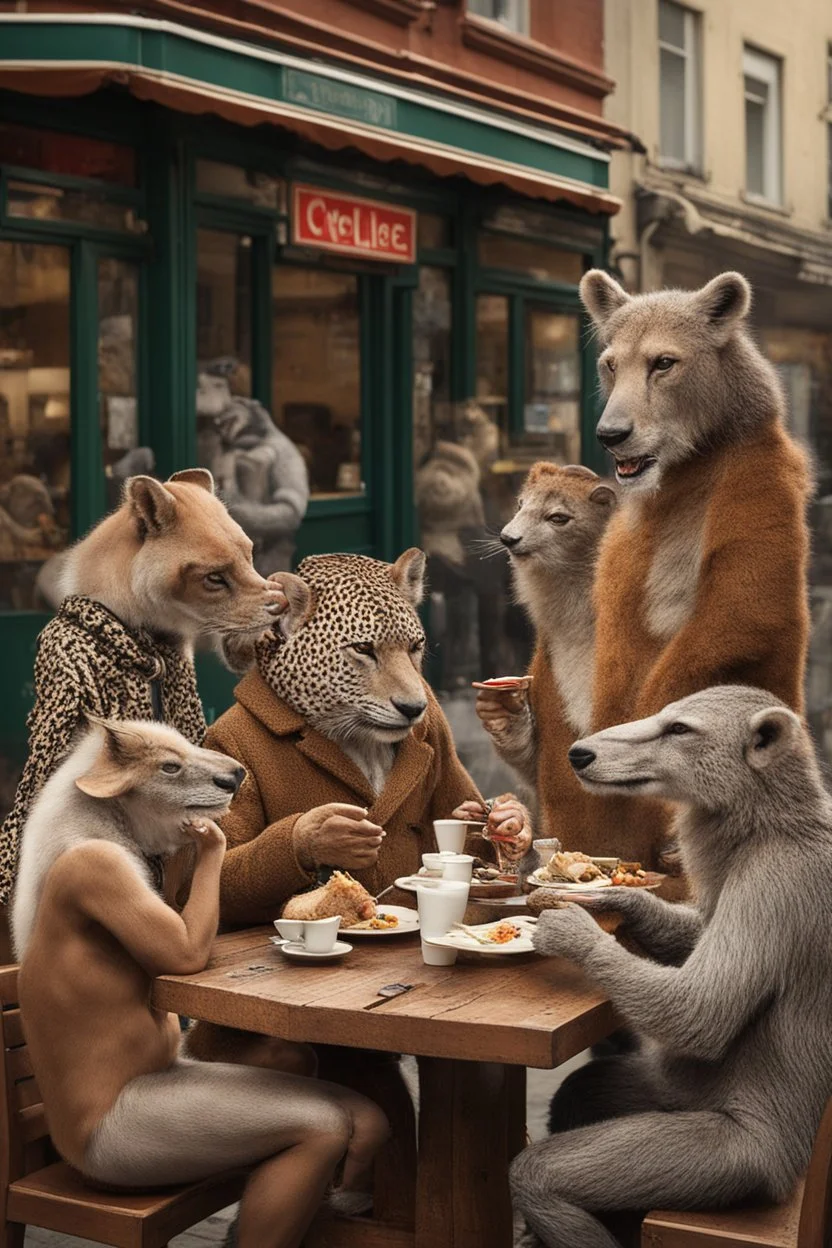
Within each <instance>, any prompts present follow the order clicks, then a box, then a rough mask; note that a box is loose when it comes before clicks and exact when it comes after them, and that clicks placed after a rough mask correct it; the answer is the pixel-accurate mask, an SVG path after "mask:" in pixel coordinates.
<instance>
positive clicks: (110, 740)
mask: <svg viewBox="0 0 832 1248" xmlns="http://www.w3.org/2000/svg"><path fill="white" fill-rule="evenodd" d="M87 719H88V720H89V722H90V723H91V724H92V725H93V727H94V728H97V729H98V730H99V734H100V738H101V743H100V749H99V751H98V754H97V755H96V757H95V762H94V763H93V765H92V767H91V768H90V769H89V771H87V772H85V773H84V775H83V776H78V778H77V779H76V781H75V785H76V787H77V788H79V789H80V790H81V792H82V793H86V794H87V796H88V797H100V798H107V797H121V796H122V794H124V793H127V792H129V790H130V789H132V788H133V786H134V784H135V783H136V780H137V779H138V776H139V769H138V757H137V751H136V746H137V744H139V743H140V738H139V736H138V734H137V733H135V732H133V731H132V730H130V729H126V728H124V727H123V726H122V725H121V724H118V723H115V722H114V721H113V720H109V719H98V718H97V717H96V716H94V715H88V716H87Z"/></svg>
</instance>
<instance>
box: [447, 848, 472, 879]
mask: <svg viewBox="0 0 832 1248" xmlns="http://www.w3.org/2000/svg"><path fill="white" fill-rule="evenodd" d="M443 858H444V859H445V860H444V863H443V866H442V879H443V880H461V882H462V883H463V884H470V883H471V876H472V874H473V871H474V857H473V855H472V854H449V855H448V856H447V857H445V855H444V854H443Z"/></svg>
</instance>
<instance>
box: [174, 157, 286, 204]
mask: <svg viewBox="0 0 832 1248" xmlns="http://www.w3.org/2000/svg"><path fill="white" fill-rule="evenodd" d="M196 189H197V192H201V193H202V194H205V195H218V196H221V197H222V198H224V199H242V200H244V201H245V202H246V203H248V204H253V205H254V206H255V207H257V208H272V209H274V210H275V211H276V212H285V211H286V183H285V182H284V181H283V179H282V178H275V177H272V175H271V174H268V173H262V172H260V171H259V170H256V169H243V168H241V167H240V166H239V165H228V164H224V163H222V162H221V161H219V160H198V161H197V162H196Z"/></svg>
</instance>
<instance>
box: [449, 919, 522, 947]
mask: <svg viewBox="0 0 832 1248" xmlns="http://www.w3.org/2000/svg"><path fill="white" fill-rule="evenodd" d="M452 930H453V931H456V932H464V933H465V935H466V936H470V937H471V939H472V940H475V941H476V942H477V944H478V945H507V944H508V943H509V942H510V941H512V940H516V939H517V937H518V936H520V935H521V934H522V933H521V930H520V925H519V924H518V923H512V922H511V920H510V919H501V920H500V922H499V923H494V924H493V925H492V926H491V927H480V928H477V927H468V926H467V924H465V923H454V925H453V929H452Z"/></svg>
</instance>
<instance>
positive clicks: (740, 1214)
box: [641, 1100, 832, 1248]
mask: <svg viewBox="0 0 832 1248" xmlns="http://www.w3.org/2000/svg"><path fill="white" fill-rule="evenodd" d="M830 1215H832V1100H830V1101H829V1103H828V1104H827V1106H826V1112H825V1113H824V1115H823V1118H822V1119H821V1124H820V1128H819V1130H818V1134H817V1137H816V1139H815V1147H814V1148H813V1149H812V1157H811V1160H810V1162H809V1169H808V1170H807V1171H806V1177H805V1179H804V1180H802V1181H801V1182H800V1183H799V1184H798V1186H797V1188H796V1190H795V1192H794V1194H793V1195H792V1196H791V1198H790V1199H789V1200H787V1201H786V1203H785V1204H783V1205H775V1206H770V1207H768V1208H753V1209H730V1210H724V1211H722V1212H717V1213H672V1212H668V1211H666V1210H663V1209H662V1210H656V1209H654V1210H653V1212H652V1213H650V1214H648V1216H647V1218H646V1219H645V1220H644V1223H643V1224H642V1229H641V1244H642V1248H739V1246H740V1245H745V1246H746V1248H827V1245H829V1244H830V1243H832V1216H830Z"/></svg>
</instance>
